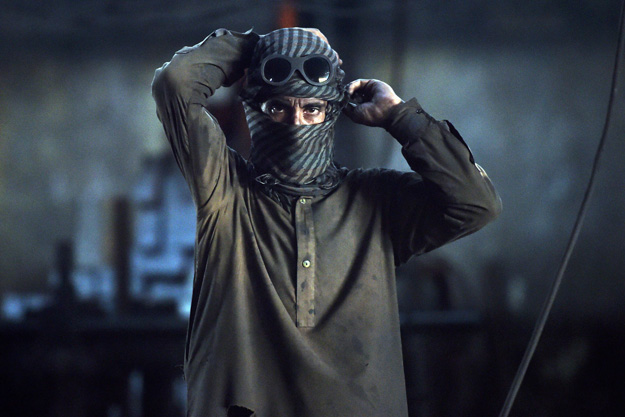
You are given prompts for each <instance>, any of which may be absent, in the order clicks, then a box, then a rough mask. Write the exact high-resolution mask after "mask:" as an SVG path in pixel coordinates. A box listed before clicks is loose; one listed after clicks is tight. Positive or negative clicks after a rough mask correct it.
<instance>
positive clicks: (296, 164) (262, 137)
mask: <svg viewBox="0 0 625 417" xmlns="http://www.w3.org/2000/svg"><path fill="white" fill-rule="evenodd" d="M276 53H278V54H282V55H288V56H291V57H300V56H306V55H310V54H323V55H325V56H327V57H328V58H330V60H331V62H332V65H333V66H334V69H335V73H336V76H335V80H334V81H333V82H331V83H330V84H326V85H323V86H314V85H311V84H308V83H307V82H306V81H305V80H304V79H303V78H302V77H300V76H299V73H298V72H295V74H294V75H293V77H292V78H291V80H290V81H289V82H288V83H286V84H285V85H281V86H272V85H268V84H266V83H265V82H264V81H263V80H262V78H261V76H260V63H261V62H262V60H263V59H264V58H265V57H267V56H269V55H271V54H276ZM343 76H344V72H343V71H342V70H341V69H340V68H339V63H338V59H337V55H336V54H335V53H334V51H333V50H332V48H330V46H329V45H328V44H327V43H326V42H324V41H323V40H322V39H321V38H319V37H318V36H316V35H314V34H312V33H311V32H308V31H305V30H302V29H292V28H289V29H279V30H276V31H273V32H271V33H269V34H267V35H265V36H263V37H262V38H261V39H260V40H259V42H258V44H257V45H256V48H255V50H254V54H253V57H252V61H251V64H250V69H249V74H248V84H247V86H246V88H245V89H244V90H243V91H242V93H241V96H242V98H243V106H244V109H245V114H246V119H247V123H248V126H249V129H250V134H251V137H252V146H251V149H250V158H249V162H251V164H252V165H253V168H254V171H255V174H256V175H257V178H256V179H257V181H259V182H260V183H262V184H265V185H268V186H272V187H276V188H278V189H280V190H281V191H283V192H286V193H287V194H295V195H303V194H313V195H314V194H318V193H325V192H328V191H330V190H332V189H333V188H334V187H336V186H337V185H338V184H339V182H340V177H341V174H340V171H339V170H338V169H337V168H336V167H335V165H334V164H333V158H334V124H335V123H336V120H337V118H338V116H339V115H340V113H341V110H342V108H343V106H344V103H345V99H344V97H345V94H344V86H343V85H342V83H341V81H342V79H343ZM275 96H290V97H314V98H319V99H322V100H326V101H327V102H328V107H327V109H326V117H325V121H324V122H322V123H319V124H315V125H290V124H284V123H278V122H274V121H273V120H271V118H270V117H269V116H268V115H266V114H265V113H264V112H263V111H262V110H261V105H262V103H263V102H265V101H266V100H267V99H269V98H271V97H275Z"/></svg>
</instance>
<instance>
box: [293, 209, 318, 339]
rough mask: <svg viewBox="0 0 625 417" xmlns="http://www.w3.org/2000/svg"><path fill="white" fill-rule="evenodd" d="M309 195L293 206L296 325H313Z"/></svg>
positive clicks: (311, 220) (313, 241)
mask: <svg viewBox="0 0 625 417" xmlns="http://www.w3.org/2000/svg"><path fill="white" fill-rule="evenodd" d="M310 203H311V198H310V197H301V198H300V199H299V200H298V203H297V205H296V208H295V226H296V229H295V230H296V237H297V259H298V265H297V282H296V285H297V288H296V320H297V326H298V327H313V326H314V325H315V226H314V223H313V216H312V204H310Z"/></svg>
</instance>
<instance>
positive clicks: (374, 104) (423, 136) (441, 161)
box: [346, 80, 501, 263]
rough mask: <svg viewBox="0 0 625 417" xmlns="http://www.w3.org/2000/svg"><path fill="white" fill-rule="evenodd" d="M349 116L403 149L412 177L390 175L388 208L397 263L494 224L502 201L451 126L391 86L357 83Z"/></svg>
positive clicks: (365, 81)
mask: <svg viewBox="0 0 625 417" xmlns="http://www.w3.org/2000/svg"><path fill="white" fill-rule="evenodd" d="M348 93H349V94H350V95H351V97H352V99H353V101H354V102H355V103H354V104H353V105H351V106H350V107H349V108H348V109H347V110H346V113H347V115H348V116H349V117H350V118H351V119H352V120H354V121H355V122H357V123H362V124H366V125H368V126H379V127H383V128H385V129H386V130H387V131H388V132H389V133H390V134H391V135H392V136H393V137H394V138H395V139H396V140H397V141H398V142H399V143H400V144H401V145H402V153H403V155H404V157H405V158H406V161H407V162H408V164H409V165H410V167H411V168H412V169H413V170H414V172H415V173H417V174H418V176H416V175H414V174H413V173H405V174H397V173H395V174H393V175H389V176H388V180H389V182H390V183H389V184H387V185H386V186H383V188H385V189H386V192H387V194H386V199H387V201H386V202H385V203H386V207H387V210H388V212H389V215H388V216H387V218H388V219H389V230H391V235H392V239H393V241H394V248H395V253H396V261H397V263H402V262H405V261H406V260H407V259H408V258H409V257H410V256H412V255H414V254H419V253H423V252H427V251H429V250H432V249H434V248H436V247H439V246H441V245H443V244H445V243H447V242H450V241H452V240H455V239H458V238H460V237H462V236H465V235H468V234H470V233H473V232H475V231H477V230H479V229H480V228H482V227H483V226H484V225H486V224H487V223H489V222H490V221H492V220H493V219H495V218H496V217H497V216H498V214H499V213H500V211H501V200H500V198H499V196H498V194H497V192H496V191H495V188H494V187H493V185H492V183H491V181H490V179H489V178H488V176H487V175H486V172H485V171H484V170H483V169H482V168H481V167H480V166H479V165H477V164H476V163H475V161H474V159H473V155H472V154H471V151H470V150H469V148H468V146H467V145H466V143H465V142H464V140H463V139H462V137H461V136H460V134H459V133H458V132H457V131H456V129H455V128H454V127H453V125H452V124H451V123H449V122H447V121H437V120H435V119H434V118H432V117H431V116H430V115H428V114H427V113H425V112H424V111H423V109H422V108H421V106H420V105H419V103H418V102H417V101H416V100H415V99H412V100H410V101H408V102H403V100H401V99H400V98H399V97H397V95H396V94H395V93H394V92H393V90H392V88H391V87H390V86H388V85H387V84H385V83H383V82H381V81H377V80H357V81H355V82H353V83H352V84H350V85H349V86H348Z"/></svg>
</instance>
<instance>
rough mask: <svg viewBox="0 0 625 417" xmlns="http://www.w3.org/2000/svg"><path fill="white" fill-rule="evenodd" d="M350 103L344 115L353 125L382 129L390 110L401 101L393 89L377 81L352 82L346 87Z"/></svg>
mask: <svg viewBox="0 0 625 417" xmlns="http://www.w3.org/2000/svg"><path fill="white" fill-rule="evenodd" d="M347 94H349V97H350V102H349V104H348V105H347V106H346V107H345V110H344V113H345V114H346V115H347V116H348V117H349V118H350V119H352V121H354V122H355V123H359V124H363V125H366V126H376V127H384V126H385V125H386V122H387V120H388V117H389V115H390V113H391V110H392V109H393V108H394V107H395V106H397V105H398V104H400V103H403V100H402V99H401V98H399V96H397V94H395V91H393V88H392V87H391V86H390V85H388V84H386V83H385V82H382V81H379V80H363V79H359V80H356V81H352V82H351V83H349V84H348V85H347Z"/></svg>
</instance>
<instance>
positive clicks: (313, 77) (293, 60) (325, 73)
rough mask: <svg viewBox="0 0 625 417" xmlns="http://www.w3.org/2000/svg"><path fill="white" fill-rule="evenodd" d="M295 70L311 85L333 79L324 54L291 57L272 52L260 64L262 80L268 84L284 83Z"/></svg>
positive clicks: (328, 62)
mask: <svg viewBox="0 0 625 417" xmlns="http://www.w3.org/2000/svg"><path fill="white" fill-rule="evenodd" d="M296 70H297V71H299V73H300V74H302V77H304V79H305V80H306V81H307V82H308V83H310V84H312V85H326V84H328V83H329V82H330V81H332V80H333V79H334V67H333V66H332V62H330V59H329V58H328V57H327V56H325V55H319V54H314V55H307V56H302V57H291V56H287V55H280V54H272V55H269V56H268V57H267V58H265V59H263V61H262V62H261V64H260V74H261V76H262V78H263V81H265V82H266V83H267V84H270V85H284V84H286V83H287V82H288V81H289V80H290V79H291V77H292V76H293V73H294V72H295V71H296Z"/></svg>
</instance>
